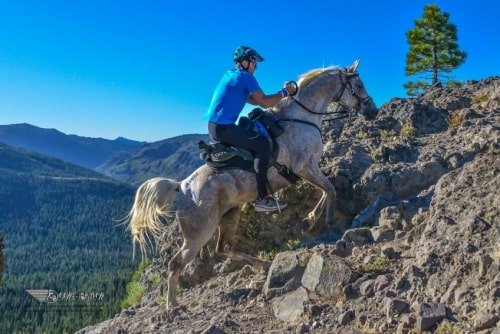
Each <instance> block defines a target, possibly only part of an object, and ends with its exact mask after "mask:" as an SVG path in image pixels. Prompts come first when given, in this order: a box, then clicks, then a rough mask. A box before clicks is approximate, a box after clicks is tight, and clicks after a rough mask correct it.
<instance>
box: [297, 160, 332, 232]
mask: <svg viewBox="0 0 500 334" xmlns="http://www.w3.org/2000/svg"><path fill="white" fill-rule="evenodd" d="M300 176H301V177H302V178H303V179H305V180H306V181H308V182H309V183H311V184H313V185H314V186H316V187H318V188H320V189H321V191H322V196H321V199H320V200H319V202H318V203H317V204H316V206H315V207H314V209H313V210H312V211H311V212H309V214H308V215H307V218H305V219H304V220H303V226H302V233H309V232H311V231H312V230H313V228H314V227H315V226H316V223H317V221H318V219H319V217H320V216H321V214H322V213H323V211H324V209H325V206H326V226H329V225H332V224H333V218H334V211H333V209H334V208H333V204H332V201H333V199H334V198H335V195H336V194H335V186H334V185H333V183H331V182H330V181H329V180H328V179H327V178H326V176H325V175H324V174H323V172H321V170H320V169H319V168H317V169H314V170H312V171H311V170H307V171H304V172H303V173H300Z"/></svg>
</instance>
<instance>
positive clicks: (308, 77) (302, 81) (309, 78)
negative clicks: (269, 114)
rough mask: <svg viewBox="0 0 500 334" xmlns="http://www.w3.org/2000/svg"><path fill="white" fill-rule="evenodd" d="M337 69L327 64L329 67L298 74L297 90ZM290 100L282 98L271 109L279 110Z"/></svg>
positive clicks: (290, 100)
mask: <svg viewBox="0 0 500 334" xmlns="http://www.w3.org/2000/svg"><path fill="white" fill-rule="evenodd" d="M338 70H340V68H339V67H336V66H329V67H322V68H315V69H312V70H309V71H307V72H306V73H303V74H302V75H300V77H299V81H298V82H297V84H298V86H299V91H300V90H303V89H305V88H306V87H309V86H310V85H311V84H313V83H314V82H319V81H320V80H316V79H320V78H322V77H324V76H328V75H331V74H333V73H335V72H337V71H338ZM299 95H300V93H299ZM291 102H292V99H283V100H281V101H280V102H279V103H278V104H277V105H276V106H275V107H274V108H273V109H274V111H276V112H279V111H280V110H282V109H283V108H285V107H286V106H288V105H289V104H290V103H291Z"/></svg>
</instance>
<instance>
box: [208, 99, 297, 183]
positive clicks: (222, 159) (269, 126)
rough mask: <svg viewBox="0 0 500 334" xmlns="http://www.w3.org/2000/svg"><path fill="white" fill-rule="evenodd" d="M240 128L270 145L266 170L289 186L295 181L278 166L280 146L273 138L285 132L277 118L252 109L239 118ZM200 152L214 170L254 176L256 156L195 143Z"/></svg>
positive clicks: (238, 150)
mask: <svg viewBox="0 0 500 334" xmlns="http://www.w3.org/2000/svg"><path fill="white" fill-rule="evenodd" d="M238 125H239V126H243V127H245V128H247V129H249V130H251V131H254V132H255V133H256V134H260V135H262V136H264V137H266V138H268V139H269V141H271V142H272V152H273V153H272V156H271V159H270V162H269V166H268V168H269V167H271V166H274V167H275V168H276V169H277V170H278V173H279V174H280V175H282V176H283V177H284V178H286V179H287V180H288V181H289V182H290V183H295V182H297V181H298V179H299V177H298V176H297V175H295V174H294V173H293V172H292V171H291V170H289V169H288V167H287V166H285V165H281V164H279V163H278V162H277V161H276V158H277V157H278V153H279V145H278V142H277V141H276V137H278V136H280V135H282V134H283V132H284V130H283V128H282V127H281V126H280V125H279V119H278V117H277V116H276V115H272V114H270V113H267V112H265V111H264V110H262V109H260V108H255V109H253V110H252V111H251V112H250V113H249V114H248V117H240V120H239V122H238ZM198 147H199V148H200V150H201V153H200V158H201V159H202V160H206V163H207V165H209V166H210V167H212V168H214V169H219V170H224V169H234V168H238V169H243V170H245V171H249V172H253V173H255V169H254V159H255V153H254V152H252V151H249V150H246V149H243V148H240V147H234V146H231V145H228V144H225V143H221V142H213V143H209V144H207V143H205V142H204V141H203V140H200V141H199V142H198Z"/></svg>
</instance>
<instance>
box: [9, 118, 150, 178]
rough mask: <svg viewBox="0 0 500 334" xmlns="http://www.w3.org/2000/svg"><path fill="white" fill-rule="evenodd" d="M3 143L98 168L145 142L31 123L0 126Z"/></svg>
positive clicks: (83, 165) (134, 149) (135, 149)
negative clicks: (94, 136) (112, 138)
mask: <svg viewBox="0 0 500 334" xmlns="http://www.w3.org/2000/svg"><path fill="white" fill-rule="evenodd" d="M0 142H2V143H5V144H7V145H10V146H14V147H20V148H24V149H26V150H29V151H33V152H38V153H40V154H44V155H48V156H51V157H55V158H58V159H61V160H64V161H68V162H72V163H74V164H76V165H79V166H82V167H85V168H89V169H95V168H96V167H98V166H99V165H101V164H103V163H104V162H105V161H107V160H108V159H110V158H111V157H113V156H115V155H116V154H120V153H132V152H135V151H137V150H138V149H139V148H141V147H142V146H143V145H144V144H145V142H139V141H134V140H130V139H126V138H123V137H119V138H117V139H115V140H109V139H103V138H89V137H81V136H77V135H67V134H65V133H62V132H60V131H58V130H55V129H43V128H39V127H36V126H34V125H31V124H26V123H22V124H11V125H0Z"/></svg>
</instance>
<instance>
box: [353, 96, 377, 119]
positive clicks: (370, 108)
mask: <svg viewBox="0 0 500 334" xmlns="http://www.w3.org/2000/svg"><path fill="white" fill-rule="evenodd" d="M358 114H360V115H361V116H363V117H364V118H365V119H367V120H369V121H373V120H374V119H375V117H377V114H378V109H377V106H376V105H375V103H374V102H373V99H372V98H371V97H370V98H368V99H367V100H365V101H363V104H362V105H361V108H360V110H359V111H358Z"/></svg>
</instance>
